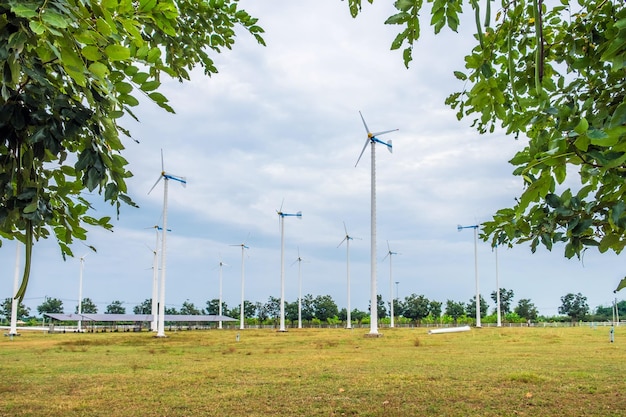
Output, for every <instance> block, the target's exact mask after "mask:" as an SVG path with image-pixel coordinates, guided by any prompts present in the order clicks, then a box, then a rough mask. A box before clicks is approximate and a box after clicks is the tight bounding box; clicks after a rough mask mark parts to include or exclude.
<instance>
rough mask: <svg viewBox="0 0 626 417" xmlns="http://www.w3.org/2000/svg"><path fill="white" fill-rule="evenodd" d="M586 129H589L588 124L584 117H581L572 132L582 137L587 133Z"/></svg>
mask: <svg viewBox="0 0 626 417" xmlns="http://www.w3.org/2000/svg"><path fill="white" fill-rule="evenodd" d="M587 129H589V122H588V121H587V119H585V118H584V117H581V118H580V121H579V122H578V124H577V125H576V127H575V128H574V132H576V133H578V134H579V135H582V134H583V133H585V132H586V131H587Z"/></svg>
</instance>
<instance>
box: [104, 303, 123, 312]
mask: <svg viewBox="0 0 626 417" xmlns="http://www.w3.org/2000/svg"><path fill="white" fill-rule="evenodd" d="M104 314H126V307H124V306H123V303H122V302H121V301H117V300H115V301H112V302H111V304H109V305H108V306H107V309H106V310H105V312H104Z"/></svg>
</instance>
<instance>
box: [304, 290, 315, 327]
mask: <svg viewBox="0 0 626 417" xmlns="http://www.w3.org/2000/svg"><path fill="white" fill-rule="evenodd" d="M313 317H315V302H314V299H313V296H312V295H311V294H306V295H305V296H304V297H302V320H304V321H311V320H313Z"/></svg>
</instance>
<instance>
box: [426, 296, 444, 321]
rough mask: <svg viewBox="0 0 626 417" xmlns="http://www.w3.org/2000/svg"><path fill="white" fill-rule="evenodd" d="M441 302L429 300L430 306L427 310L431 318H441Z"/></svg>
mask: <svg viewBox="0 0 626 417" xmlns="http://www.w3.org/2000/svg"><path fill="white" fill-rule="evenodd" d="M441 306H442V304H441V301H435V300H431V301H430V306H429V310H430V315H431V316H432V317H433V318H437V319H438V318H439V317H441Z"/></svg>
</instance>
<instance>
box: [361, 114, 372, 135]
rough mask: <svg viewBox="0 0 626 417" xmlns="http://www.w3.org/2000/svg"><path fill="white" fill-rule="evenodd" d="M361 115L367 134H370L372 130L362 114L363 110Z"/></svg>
mask: <svg viewBox="0 0 626 417" xmlns="http://www.w3.org/2000/svg"><path fill="white" fill-rule="evenodd" d="M359 115H360V116H361V120H362V121H363V126H365V131H366V132H367V134H368V135H369V134H370V130H369V128H368V127H367V123H365V119H364V118H363V114H362V113H361V110H359Z"/></svg>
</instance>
